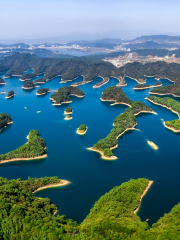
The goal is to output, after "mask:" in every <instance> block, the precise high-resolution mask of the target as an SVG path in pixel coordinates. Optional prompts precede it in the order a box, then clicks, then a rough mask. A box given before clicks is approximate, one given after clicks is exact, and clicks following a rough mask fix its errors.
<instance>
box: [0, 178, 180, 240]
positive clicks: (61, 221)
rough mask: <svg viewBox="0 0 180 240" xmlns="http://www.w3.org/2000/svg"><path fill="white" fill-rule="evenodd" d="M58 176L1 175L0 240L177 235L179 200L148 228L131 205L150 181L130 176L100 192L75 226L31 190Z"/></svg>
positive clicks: (135, 205) (115, 239)
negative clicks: (104, 191)
mask: <svg viewBox="0 0 180 240" xmlns="http://www.w3.org/2000/svg"><path fill="white" fill-rule="evenodd" d="M59 182H60V179H59V178H58V177H45V178H40V179H36V178H28V180H25V181H23V180H21V179H20V178H19V179H16V180H8V179H6V178H2V177H1V178H0V206H1V208H0V239H2V240H29V239H32V240H39V239H43V240H71V239H72V240H73V239H74V240H86V239H87V240H104V239H105V240H106V239H107V240H119V239H134V240H141V239H142V240H144V239H150V240H151V239H152V240H153V239H172V240H173V239H179V237H180V232H179V225H180V204H178V205H176V206H175V207H174V208H173V209H172V210H171V212H170V213H168V214H165V215H164V216H163V217H162V218H160V220H159V221H158V222H157V223H155V224H153V226H152V228H150V227H149V225H148V223H147V222H141V219H140V217H138V216H137V215H136V214H135V213H134V210H135V209H137V208H138V206H139V204H140V198H141V195H142V194H143V192H144V190H145V189H146V188H147V186H148V184H149V180H148V179H145V178H139V179H136V180H134V179H131V180H130V181H128V182H125V183H123V184H121V185H120V186H117V187H114V188H113V189H112V190H110V191H109V192H108V193H106V194H105V195H103V196H102V197H100V199H99V200H98V201H97V202H96V203H95V205H94V207H93V208H92V209H91V211H90V213H89V215H88V216H87V217H86V218H85V220H84V221H83V222H82V223H81V224H80V225H78V224H77V223H76V222H74V221H73V220H71V219H67V218H66V217H65V216H64V215H63V216H60V215H57V216H56V215H54V214H55V212H56V209H57V208H56V206H55V205H54V204H53V203H51V202H50V200H49V199H48V198H45V199H43V198H38V197H35V196H34V194H33V193H32V192H34V191H35V190H36V189H38V188H39V187H42V186H46V185H48V184H54V183H59Z"/></svg>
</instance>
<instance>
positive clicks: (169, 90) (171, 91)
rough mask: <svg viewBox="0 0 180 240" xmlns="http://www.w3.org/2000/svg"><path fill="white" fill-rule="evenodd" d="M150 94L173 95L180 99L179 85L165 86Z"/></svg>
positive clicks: (153, 90)
mask: <svg viewBox="0 0 180 240" xmlns="http://www.w3.org/2000/svg"><path fill="white" fill-rule="evenodd" d="M150 94H156V95H173V96H174V97H180V85H179V83H175V84H170V85H167V86H161V87H158V88H156V89H152V90H151V91H150Z"/></svg>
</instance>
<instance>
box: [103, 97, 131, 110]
mask: <svg viewBox="0 0 180 240" xmlns="http://www.w3.org/2000/svg"><path fill="white" fill-rule="evenodd" d="M100 100H101V101H102V102H114V103H112V104H110V106H114V105H116V104H122V105H127V106H128V107H130V108H131V105H130V104H128V103H123V102H116V100H104V99H102V98H100Z"/></svg>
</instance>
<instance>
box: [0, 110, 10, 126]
mask: <svg viewBox="0 0 180 240" xmlns="http://www.w3.org/2000/svg"><path fill="white" fill-rule="evenodd" d="M10 122H12V118H11V117H10V116H9V115H8V114H7V113H1V114H0V130H1V129H2V128H4V127H6V126H7V124H8V123H10Z"/></svg>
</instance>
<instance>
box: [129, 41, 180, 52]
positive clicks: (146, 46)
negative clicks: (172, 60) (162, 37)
mask: <svg viewBox="0 0 180 240" xmlns="http://www.w3.org/2000/svg"><path fill="white" fill-rule="evenodd" d="M125 46H126V48H130V49H131V50H135V49H162V48H180V45H178V44H177V43H166V42H164V43H158V42H155V41H146V42H142V43H130V44H128V45H125Z"/></svg>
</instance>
